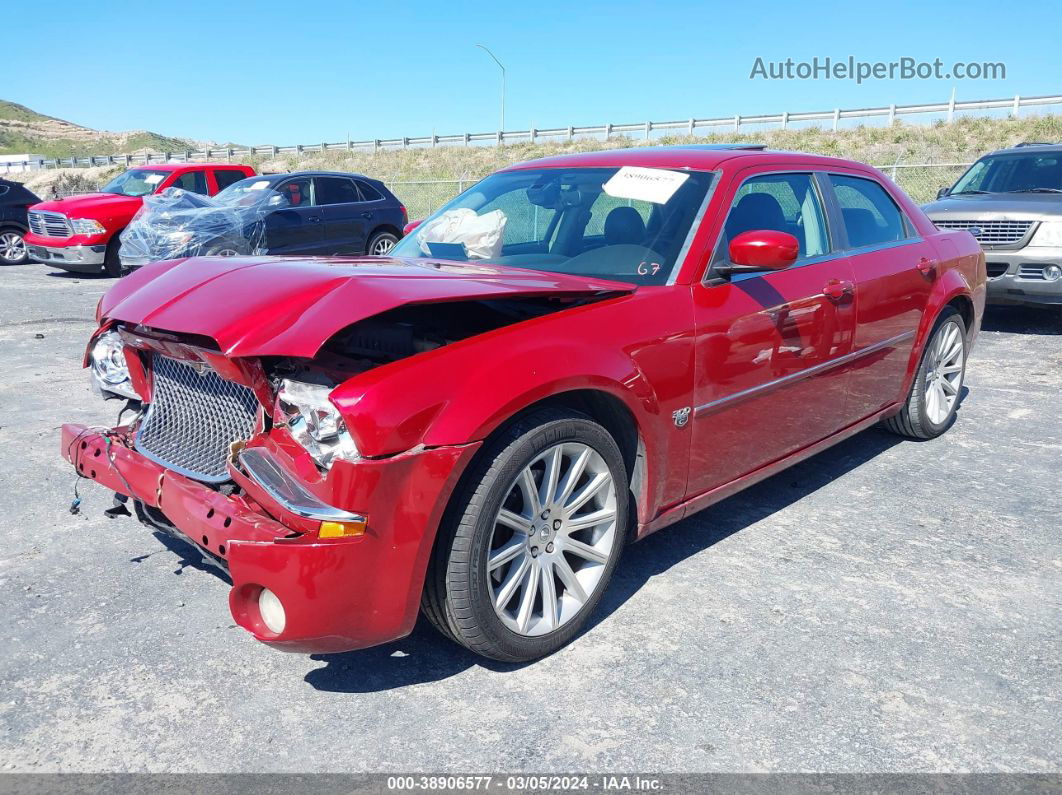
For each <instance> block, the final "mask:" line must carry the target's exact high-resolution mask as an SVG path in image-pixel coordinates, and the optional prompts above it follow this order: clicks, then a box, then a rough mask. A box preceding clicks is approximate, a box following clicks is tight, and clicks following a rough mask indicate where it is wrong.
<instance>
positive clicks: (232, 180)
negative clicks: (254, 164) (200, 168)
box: [214, 171, 247, 191]
mask: <svg viewBox="0 0 1062 795" xmlns="http://www.w3.org/2000/svg"><path fill="white" fill-rule="evenodd" d="M214 179H215V180H217V183H218V191H223V190H225V188H227V187H229V185H235V184H236V183H237V182H239V181H240V180H241V179H247V175H246V174H244V173H243V172H242V171H215V172H214Z"/></svg>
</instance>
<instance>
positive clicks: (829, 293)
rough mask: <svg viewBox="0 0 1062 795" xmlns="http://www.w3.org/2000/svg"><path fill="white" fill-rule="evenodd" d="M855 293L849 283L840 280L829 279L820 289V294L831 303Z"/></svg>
mask: <svg viewBox="0 0 1062 795" xmlns="http://www.w3.org/2000/svg"><path fill="white" fill-rule="evenodd" d="M854 292H855V286H854V285H853V284H852V283H851V282H850V281H845V280H842V279H830V281H828V282H826V286H825V287H823V288H822V294H823V295H825V296H826V297H827V298H829V299H830V300H831V301H835V302H837V301H843V300H844V299H845V298H848V297H849V296H850V295H852V294H853V293H854Z"/></svg>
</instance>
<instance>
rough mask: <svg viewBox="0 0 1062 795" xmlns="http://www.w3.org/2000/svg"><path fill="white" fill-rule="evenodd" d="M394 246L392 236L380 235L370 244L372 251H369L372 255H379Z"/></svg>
mask: <svg viewBox="0 0 1062 795" xmlns="http://www.w3.org/2000/svg"><path fill="white" fill-rule="evenodd" d="M394 247H395V240H394V238H392V237H390V236H389V235H382V236H381V237H379V238H378V239H377V240H376V242H375V243H373V244H372V251H370V252H369V253H370V254H372V255H373V256H374V257H380V256H383V255H384V254H386V253H387V252H389V251H390V250H391V249H393V248H394Z"/></svg>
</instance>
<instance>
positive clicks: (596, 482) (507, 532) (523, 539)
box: [486, 442, 617, 637]
mask: <svg viewBox="0 0 1062 795" xmlns="http://www.w3.org/2000/svg"><path fill="white" fill-rule="evenodd" d="M616 520H617V514H616V485H615V482H614V481H613V478H612V473H611V472H610V471H609V468H608V465H607V464H606V463H605V460H604V459H603V458H602V457H601V455H599V454H598V453H597V451H595V450H594V449H593V448H591V447H589V446H588V445H585V444H581V443H578V442H565V443H562V444H557V445H554V446H552V447H550V448H548V449H547V450H545V451H544V452H542V453H540V454H539V455H538V456H536V458H535V459H534V460H533V461H532V462H531V463H530V464H528V465H527V466H526V467H524V468H523V470H521V472H520V474H519V475H517V477H516V479H515V480H514V481H513V483H512V485H511V486H510V488H509V491H508V492H507V494H506V497H505V499H504V501H503V502H502V507H501V508H500V509H499V510H498V512H497V514H496V515H495V518H494V531H493V534H492V537H491V543H490V551H489V553H488V557H487V564H486V565H487V575H488V584H489V586H488V587H489V588H490V592H491V593H490V597H491V601H492V603H493V605H494V610H495V612H496V613H497V615H498V617H499V618H500V619H501V621H502V623H503V624H504V625H505V626H506V627H507V628H509V629H510V630H512V631H513V632H515V633H517V634H519V635H523V636H527V637H533V636H537V635H544V634H546V633H549V632H552V631H554V630H556V629H558V628H559V627H561V626H563V625H564V624H566V623H568V622H569V621H571V620H572V619H573V618H575V616H576V615H578V613H579V612H580V610H581V609H582V607H583V605H585V604H586V603H587V602H588V601H589V600H590V598H591V597H592V596H593V594H594V593H595V592H596V591H597V588H598V586H599V585H600V583H601V579H602V575H603V573H604V572H605V569H606V566H607V564H608V561H609V559H610V557H611V556H612V554H613V548H614V546H615V535H616V533H617V527H616Z"/></svg>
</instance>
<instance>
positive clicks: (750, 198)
mask: <svg viewBox="0 0 1062 795" xmlns="http://www.w3.org/2000/svg"><path fill="white" fill-rule="evenodd" d="M825 219H826V216H825V213H824V212H823V210H822V203H821V201H820V200H819V194H818V191H817V190H816V188H815V183H814V182H813V180H812V178H811V175H810V174H765V175H763V176H758V177H750V178H749V179H748V180H746V181H745V183H744V184H743V185H742V186H741V187H740V188H738V191H737V193H736V194H735V195H734V203H733V205H731V207H730V213H729V214H728V215H727V219H726V226H725V227H724V230H723V235H722V237H721V238H720V241H719V242H720V248H719V249H718V250H717V251H716V260H717V261H725V260H726V259H728V258H729V246H730V241H731V240H733V239H734V238H735V237H737V236H738V235H740V234H741V233H742V232H751V231H758V230H761V229H771V230H774V231H778V232H787V233H789V234H791V235H792V236H793V237H795V238H796V239H797V240H798V241H799V242H800V258H801V259H806V258H808V257H818V256H821V255H823V254H827V253H829V251H830V238H829V234H828V233H827V229H826V220H825Z"/></svg>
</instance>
